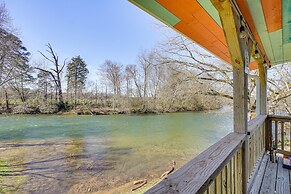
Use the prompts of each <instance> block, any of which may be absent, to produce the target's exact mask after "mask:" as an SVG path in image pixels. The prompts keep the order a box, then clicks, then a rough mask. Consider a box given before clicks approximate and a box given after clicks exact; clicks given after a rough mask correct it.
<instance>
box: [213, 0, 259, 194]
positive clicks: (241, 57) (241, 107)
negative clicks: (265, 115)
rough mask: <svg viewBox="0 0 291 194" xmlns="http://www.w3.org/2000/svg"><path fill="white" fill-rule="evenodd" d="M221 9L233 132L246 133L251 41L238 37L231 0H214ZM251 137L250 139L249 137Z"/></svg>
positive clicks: (244, 168)
mask: <svg viewBox="0 0 291 194" xmlns="http://www.w3.org/2000/svg"><path fill="white" fill-rule="evenodd" d="M211 2H212V4H213V5H214V7H215V8H216V9H217V10H218V12H219V16H220V20H221V23H222V26H223V31H224V35H225V38H226V42H227V45H228V48H229V53H230V57H231V62H232V66H233V114H234V115H233V117H234V121H233V123H234V132H237V133H243V134H247V115H248V76H247V74H246V73H245V66H246V64H249V62H250V60H249V59H250V54H251V48H252V44H253V43H252V41H251V40H250V39H249V38H245V39H240V38H239V28H240V16H239V15H237V14H236V12H235V11H234V10H233V7H232V4H231V1H230V0H211ZM247 139H248V138H247ZM247 139H246V141H245V142H244V144H243V147H242V151H243V152H242V160H241V163H242V177H241V178H242V188H240V189H241V191H242V193H247V181H248V155H249V154H248V152H249V147H248V144H249V143H248V140H247Z"/></svg>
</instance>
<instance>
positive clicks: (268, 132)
mask: <svg viewBox="0 0 291 194" xmlns="http://www.w3.org/2000/svg"><path fill="white" fill-rule="evenodd" d="M271 127H272V124H271V120H270V119H269V118H268V117H267V118H266V121H265V149H266V150H270V146H272V145H271V143H272V142H270V141H272V130H271Z"/></svg>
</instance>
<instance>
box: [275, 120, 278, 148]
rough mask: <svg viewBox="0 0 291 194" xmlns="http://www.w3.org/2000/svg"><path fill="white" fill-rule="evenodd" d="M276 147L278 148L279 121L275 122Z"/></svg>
mask: <svg viewBox="0 0 291 194" xmlns="http://www.w3.org/2000/svg"><path fill="white" fill-rule="evenodd" d="M275 147H276V148H278V121H275Z"/></svg>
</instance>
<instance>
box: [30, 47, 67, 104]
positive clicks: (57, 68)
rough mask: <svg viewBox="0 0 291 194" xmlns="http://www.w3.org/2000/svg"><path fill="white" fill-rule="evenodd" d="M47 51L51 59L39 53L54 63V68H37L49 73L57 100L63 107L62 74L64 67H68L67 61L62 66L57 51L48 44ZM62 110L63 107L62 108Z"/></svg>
mask: <svg viewBox="0 0 291 194" xmlns="http://www.w3.org/2000/svg"><path fill="white" fill-rule="evenodd" d="M46 47H47V50H46V52H47V53H48V54H49V55H50V57H48V56H47V55H45V54H43V53H42V52H40V51H39V53H40V54H41V55H42V56H43V57H44V58H45V59H46V60H47V61H49V62H50V63H52V65H53V68H50V69H49V70H48V69H43V68H40V67H35V68H36V69H38V70H40V71H43V72H46V73H48V74H49V75H50V76H51V77H52V79H53V81H54V83H55V86H56V93H57V100H58V102H59V105H61V106H62V105H63V103H64V101H63V92H62V76H61V73H62V72H63V69H64V67H65V66H66V60H65V61H64V62H63V64H62V65H61V64H60V63H59V56H58V55H57V54H56V53H55V51H54V50H53V48H52V46H51V45H50V44H49V43H48V44H47V45H46ZM60 108H62V107H60Z"/></svg>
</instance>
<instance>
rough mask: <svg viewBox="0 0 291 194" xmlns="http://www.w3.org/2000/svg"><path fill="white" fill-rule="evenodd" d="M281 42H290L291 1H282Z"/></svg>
mask: <svg viewBox="0 0 291 194" xmlns="http://www.w3.org/2000/svg"><path fill="white" fill-rule="evenodd" d="M282 25H283V26H282V27H283V43H284V44H288V43H291V1H290V0H283V1H282Z"/></svg>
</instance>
